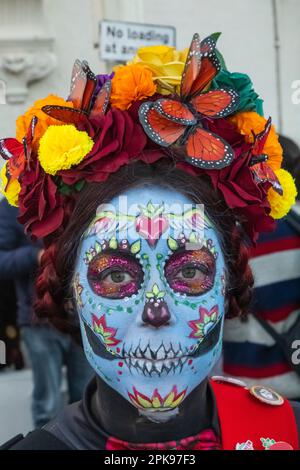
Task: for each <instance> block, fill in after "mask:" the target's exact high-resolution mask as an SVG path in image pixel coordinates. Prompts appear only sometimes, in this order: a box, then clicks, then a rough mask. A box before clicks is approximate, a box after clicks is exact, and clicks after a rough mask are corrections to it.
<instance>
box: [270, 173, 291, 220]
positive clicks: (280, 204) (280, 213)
mask: <svg viewBox="0 0 300 470" xmlns="http://www.w3.org/2000/svg"><path fill="white" fill-rule="evenodd" d="M275 174H276V176H277V178H278V180H279V183H280V184H281V186H282V189H283V195H282V196H280V195H279V194H278V193H277V192H276V191H274V189H273V188H270V189H269V191H268V201H269V203H270V206H271V213H270V215H271V217H273V218H274V219H281V218H282V217H284V216H285V215H286V214H287V213H288V212H289V210H290V209H291V207H292V206H293V205H294V204H295V202H296V196H297V189H296V185H295V182H294V179H293V177H292V175H291V174H290V173H289V172H288V171H286V170H283V169H282V168H281V169H280V170H276V171H275Z"/></svg>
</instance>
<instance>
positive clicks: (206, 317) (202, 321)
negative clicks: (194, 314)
mask: <svg viewBox="0 0 300 470" xmlns="http://www.w3.org/2000/svg"><path fill="white" fill-rule="evenodd" d="M218 313H219V309H218V306H217V305H215V306H214V307H212V309H211V310H207V309H206V308H204V307H200V308H199V314H200V316H199V318H198V319H197V320H191V321H189V326H190V327H191V328H192V330H193V331H192V333H191V334H190V335H189V337H190V338H196V339H199V340H201V341H202V340H203V338H204V337H205V336H206V335H207V333H208V332H209V330H211V328H212V327H213V326H214V325H215V324H216V323H217V321H218Z"/></svg>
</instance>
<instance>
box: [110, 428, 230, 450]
mask: <svg viewBox="0 0 300 470" xmlns="http://www.w3.org/2000/svg"><path fill="white" fill-rule="evenodd" d="M220 449H221V444H220V440H219V438H218V437H217V436H216V434H215V432H214V431H213V430H212V429H206V430H205V431H202V432H200V433H199V434H197V435H196V436H191V437H185V438H184V439H180V440H179V441H169V442H162V443H149V444H135V443H131V442H125V441H121V440H120V439H116V438H115V437H109V438H108V440H107V442H106V450H220Z"/></svg>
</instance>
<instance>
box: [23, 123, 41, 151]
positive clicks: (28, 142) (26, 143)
mask: <svg viewBox="0 0 300 470" xmlns="http://www.w3.org/2000/svg"><path fill="white" fill-rule="evenodd" d="M37 122H38V118H37V117H36V116H33V118H32V119H31V122H30V125H29V128H28V132H27V135H26V137H24V139H23V141H22V142H23V147H24V155H25V157H26V159H29V158H30V155H31V150H32V142H33V139H34V132H35V128H36V125H37Z"/></svg>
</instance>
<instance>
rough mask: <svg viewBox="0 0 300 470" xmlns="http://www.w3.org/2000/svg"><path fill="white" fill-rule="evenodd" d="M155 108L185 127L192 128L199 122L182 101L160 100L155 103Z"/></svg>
mask: <svg viewBox="0 0 300 470" xmlns="http://www.w3.org/2000/svg"><path fill="white" fill-rule="evenodd" d="M153 108H154V109H155V110H156V111H158V112H159V113H160V114H161V115H162V116H164V117H165V118H167V119H169V120H170V121H173V122H177V123H178V124H182V125H184V126H192V125H193V124H196V122H197V119H196V118H195V116H194V115H193V113H192V112H191V111H190V110H189V108H188V107H187V106H186V105H185V104H183V103H181V102H180V101H176V100H169V99H165V98H160V99H158V100H157V101H155V103H154V105H153Z"/></svg>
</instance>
